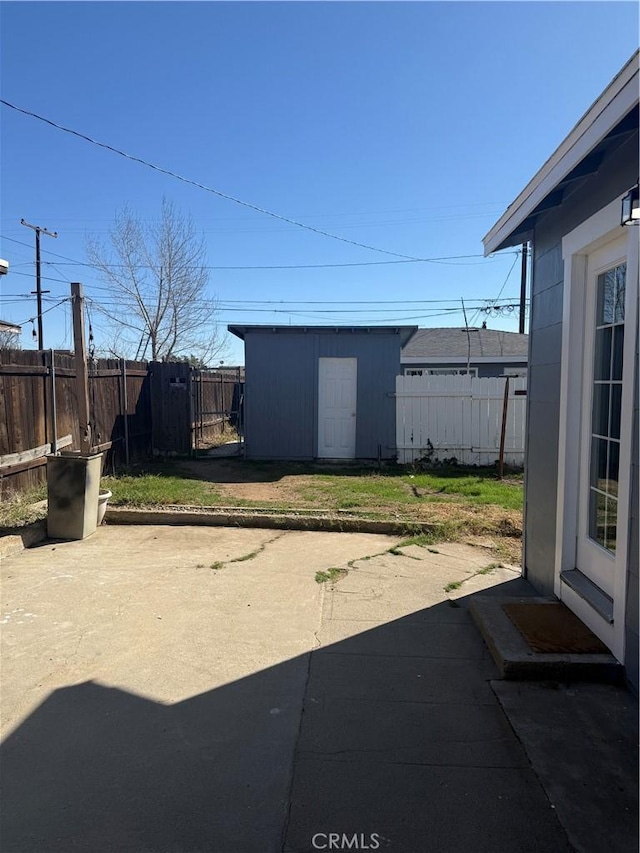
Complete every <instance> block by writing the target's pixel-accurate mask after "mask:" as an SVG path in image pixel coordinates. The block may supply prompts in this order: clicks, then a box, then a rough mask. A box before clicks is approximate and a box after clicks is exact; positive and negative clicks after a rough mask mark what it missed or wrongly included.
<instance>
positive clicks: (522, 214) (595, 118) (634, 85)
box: [482, 51, 640, 257]
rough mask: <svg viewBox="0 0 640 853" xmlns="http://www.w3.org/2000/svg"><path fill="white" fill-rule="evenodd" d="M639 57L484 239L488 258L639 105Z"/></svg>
mask: <svg viewBox="0 0 640 853" xmlns="http://www.w3.org/2000/svg"><path fill="white" fill-rule="evenodd" d="M639 55H640V51H636V53H635V54H634V55H633V56H632V57H631V59H630V60H629V62H627V64H626V65H625V66H624V68H623V69H622V70H621V71H620V73H619V74H618V75H617V76H616V77H615V78H614V79H613V80H612V82H611V83H610V84H609V86H608V87H607V88H606V89H605V91H604V92H603V93H602V95H600V97H599V98H598V100H597V101H596V102H595V103H594V104H592V106H591V107H590V108H589V109H588V110H587V112H586V113H585V114H584V116H583V117H582V118H581V119H580V121H579V122H578V123H577V125H576V126H575V127H574V128H573V130H572V131H571V133H570V134H569V135H568V136H567V138H566V139H565V140H564V142H562V143H561V145H560V146H559V147H558V148H557V149H556V150H555V152H554V153H553V154H552V155H551V157H549V159H548V160H547V162H546V163H545V164H544V166H543V167H542V168H541V169H540V171H539V172H538V173H537V174H536V175H535V176H534V177H533V178H532V179H531V181H529V183H528V184H527V186H526V187H525V188H524V189H523V190H522V192H521V193H520V195H519V196H518V197H517V198H516V200H515V201H514V202H512V203H511V204H510V205H509V207H508V208H507V210H506V211H505V213H503V215H502V216H501V217H500V219H499V220H498V221H497V222H496V224H495V225H494V226H493V228H492V229H491V230H490V231H489V232H488V234H487V235H486V236H485V237H483V240H482V242H483V243H484V254H485V257H486V256H487V255H490V254H491V253H492V252H495V251H496V250H497V249H498V248H499V247H500V246H501V244H502V243H503V241H504V240H506V239H507V238H508V237H509V236H510V235H511V234H512V233H513V232H514V231H515V230H516V229H517V228H518V226H520V225H521V224H522V223H523V222H524V221H525V219H526V218H527V217H528V216H529V214H530V213H531V212H532V211H533V210H535V208H536V207H537V205H538V204H540V202H541V201H542V200H543V199H544V198H545V197H546V196H547V195H548V194H549V193H550V192H551V191H552V190H553V189H554V188H555V187H556V186H557V185H558V184H559V183H561V181H562V180H563V179H564V178H566V176H567V175H568V174H569V172H571V171H572V169H574V168H575V167H576V166H577V165H578V164H579V163H580V162H581V161H582V160H583V159H584V158H585V157H586V156H587V155H588V154H589V152H590V151H591V150H592V149H593V148H595V147H596V145H598V143H599V142H601V141H602V140H603V139H604V137H605V136H606V135H607V134H608V133H609V131H610V130H612V128H614V127H615V126H616V124H617V123H618V122H619V121H620V120H621V119H623V118H624V117H625V115H626V114H627V113H628V112H629V111H630V110H631V109H633V107H634V106H635V105H636V104H637V103H638V100H639V93H638V62H639Z"/></svg>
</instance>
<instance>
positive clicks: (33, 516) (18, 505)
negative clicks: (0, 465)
mask: <svg viewBox="0 0 640 853" xmlns="http://www.w3.org/2000/svg"><path fill="white" fill-rule="evenodd" d="M46 496H47V488H46V486H40V487H38V488H35V489H29V490H28V491H26V492H22V493H21V494H15V495H11V496H10V497H8V498H5V497H4V496H3V497H2V500H1V501H0V527H6V528H12V527H23V526H24V525H25V524H30V523H31V522H32V521H38V520H39V519H41V518H45V516H46V514H47V510H46V508H45V507H39V508H34V507H33V504H34V503H37V502H38V501H41V500H44V498H46Z"/></svg>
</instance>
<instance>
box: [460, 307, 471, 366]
mask: <svg viewBox="0 0 640 853" xmlns="http://www.w3.org/2000/svg"><path fill="white" fill-rule="evenodd" d="M460 302H462V313H463V314H464V327H465V329H466V330H467V376H469V373H470V365H471V334H470V333H469V323H468V322H467V309H466V308H465V307H464V299H462V297H461V298H460Z"/></svg>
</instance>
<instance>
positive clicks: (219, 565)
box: [210, 560, 224, 571]
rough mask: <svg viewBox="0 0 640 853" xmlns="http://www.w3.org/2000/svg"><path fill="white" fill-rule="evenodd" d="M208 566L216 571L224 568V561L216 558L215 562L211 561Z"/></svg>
mask: <svg viewBox="0 0 640 853" xmlns="http://www.w3.org/2000/svg"><path fill="white" fill-rule="evenodd" d="M210 568H212V569H213V570H214V571H217V570H218V569H222V568H224V563H223V562H221V561H220V560H218V561H217V562H216V563H211V566H210Z"/></svg>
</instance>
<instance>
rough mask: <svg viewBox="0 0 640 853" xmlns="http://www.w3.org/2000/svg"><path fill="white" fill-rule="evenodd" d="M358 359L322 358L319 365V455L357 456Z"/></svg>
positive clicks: (335, 457)
mask: <svg viewBox="0 0 640 853" xmlns="http://www.w3.org/2000/svg"><path fill="white" fill-rule="evenodd" d="M357 387H358V359H357V358H321V359H319V364H318V457H319V458H320V459H355V455H356V399H357Z"/></svg>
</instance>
